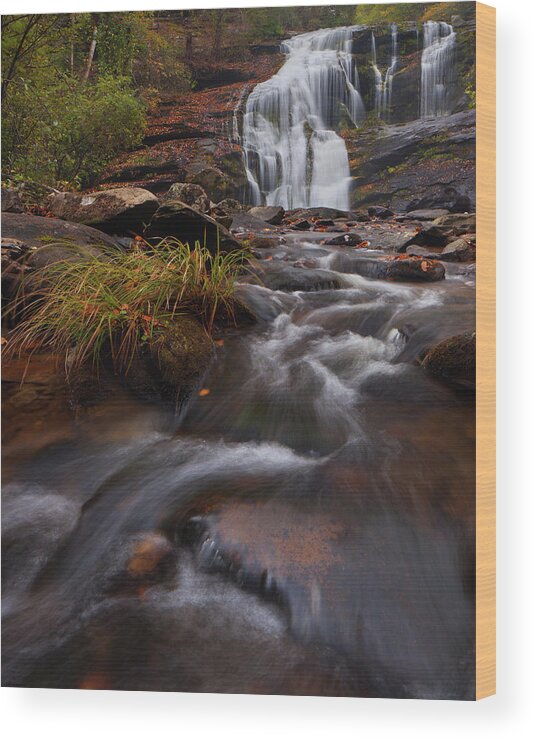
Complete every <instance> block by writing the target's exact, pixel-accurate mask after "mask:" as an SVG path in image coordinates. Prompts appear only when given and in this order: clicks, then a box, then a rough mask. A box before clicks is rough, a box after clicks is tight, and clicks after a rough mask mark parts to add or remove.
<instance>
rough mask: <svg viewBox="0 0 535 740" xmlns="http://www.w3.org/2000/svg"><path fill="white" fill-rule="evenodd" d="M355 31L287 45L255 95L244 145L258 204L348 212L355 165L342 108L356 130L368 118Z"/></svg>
mask: <svg viewBox="0 0 535 740" xmlns="http://www.w3.org/2000/svg"><path fill="white" fill-rule="evenodd" d="M357 28H359V27H358V26H354V27H343V28H333V29H322V30H320V31H313V32H311V33H304V34H300V35H299V36H294V37H293V38H291V39H289V40H287V41H285V42H284V43H283V44H282V46H281V49H282V51H283V52H284V53H285V54H286V61H285V63H284V65H283V66H282V67H281V69H280V70H279V71H278V72H277V74H276V75H274V76H273V77H271V79H269V80H267V81H266V82H262V83H260V84H259V85H257V86H256V87H255V88H254V89H253V91H252V92H251V94H250V95H249V97H248V99H247V104H246V107H245V113H244V116H243V131H242V137H241V142H242V145H243V150H244V160H245V168H246V172H247V179H248V182H249V191H250V199H251V200H252V202H253V203H254V204H262V203H265V204H268V205H281V206H283V207H284V208H300V207H308V206H329V207H332V208H340V209H343V210H347V209H348V208H349V184H350V174H349V161H348V156H347V150H346V146H345V143H344V140H343V139H342V138H341V137H340V136H338V134H337V133H336V132H335V129H336V128H337V126H338V124H339V122H340V115H341V112H342V110H343V106H345V108H346V109H347V111H348V113H349V116H350V118H351V119H352V121H353V122H354V123H355V125H357V124H358V123H359V121H361V120H362V118H363V117H364V115H365V110H364V105H363V102H362V98H361V96H360V92H359V79H358V72H357V68H356V65H355V63H354V60H353V58H352V55H351V45H352V35H353V31H354V30H356V29H357Z"/></svg>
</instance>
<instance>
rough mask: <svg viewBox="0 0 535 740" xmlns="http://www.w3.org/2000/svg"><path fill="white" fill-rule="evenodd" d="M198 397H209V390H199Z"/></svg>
mask: <svg viewBox="0 0 535 740" xmlns="http://www.w3.org/2000/svg"><path fill="white" fill-rule="evenodd" d="M198 395H199V396H208V395H210V388H201V390H200V391H199V394H198Z"/></svg>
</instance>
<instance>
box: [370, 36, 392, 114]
mask: <svg viewBox="0 0 535 740" xmlns="http://www.w3.org/2000/svg"><path fill="white" fill-rule="evenodd" d="M390 34H391V52H390V65H389V67H388V69H387V70H386V72H385V76H384V79H383V76H382V74H381V71H380V70H379V67H378V66H377V50H376V48H375V34H374V33H373V31H372V48H371V53H372V69H373V73H374V75H375V113H376V115H377V117H378V118H388V115H389V112H390V105H391V104H392V90H393V87H394V74H395V72H396V69H397V66H398V27H397V26H396V24H395V23H392V25H391V26H390Z"/></svg>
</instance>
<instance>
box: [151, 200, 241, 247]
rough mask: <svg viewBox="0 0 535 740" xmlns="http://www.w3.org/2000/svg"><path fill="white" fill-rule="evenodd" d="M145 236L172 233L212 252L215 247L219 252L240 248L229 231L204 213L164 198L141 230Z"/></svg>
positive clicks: (157, 236)
mask: <svg viewBox="0 0 535 740" xmlns="http://www.w3.org/2000/svg"><path fill="white" fill-rule="evenodd" d="M144 236H145V238H147V239H152V238H164V237H167V236H172V237H175V238H176V239H179V240H180V241H182V242H185V243H188V244H189V245H190V247H193V246H194V245H195V242H199V243H200V244H202V245H204V244H205V245H206V246H207V247H208V249H210V251H211V252H212V253H215V252H216V251H217V249H218V247H219V249H220V250H221V251H222V252H231V251H234V250H236V249H239V248H240V243H239V242H238V241H237V240H236V239H235V238H234V237H233V236H232V234H231V233H230V231H228V229H226V228H225V227H224V226H222V225H221V224H220V223H218V222H217V221H216V220H215V219H214V218H212V217H211V216H208V215H207V214H206V213H201V212H200V211H197V210H196V209H195V208H192V207H191V206H188V205H186V204H185V203H181V202H180V201H167V202H165V203H162V205H161V206H160V207H159V208H158V210H157V211H156V213H155V214H154V216H153V217H152V220H151V222H150V223H149V225H148V226H147V228H146V229H145V232H144Z"/></svg>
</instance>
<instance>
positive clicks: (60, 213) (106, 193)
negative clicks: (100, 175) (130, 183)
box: [48, 188, 159, 234]
mask: <svg viewBox="0 0 535 740" xmlns="http://www.w3.org/2000/svg"><path fill="white" fill-rule="evenodd" d="M158 206H159V201H158V198H157V197H156V196H155V195H153V194H152V193H150V192H149V191H148V190H145V189H144V188H113V189H111V190H102V191H100V192H97V193H86V194H83V193H54V194H53V195H51V196H50V198H49V200H48V207H49V209H50V211H51V212H52V213H53V214H54V215H55V216H57V217H58V218H61V219H64V220H66V221H74V222H76V223H82V224H86V225H88V226H93V227H95V228H98V229H100V230H101V231H105V232H106V233H108V234H136V233H140V232H141V231H142V230H143V228H144V226H145V225H146V224H147V223H148V222H149V221H150V219H151V217H152V215H153V214H154V213H155V212H156V210H157V209H158Z"/></svg>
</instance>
